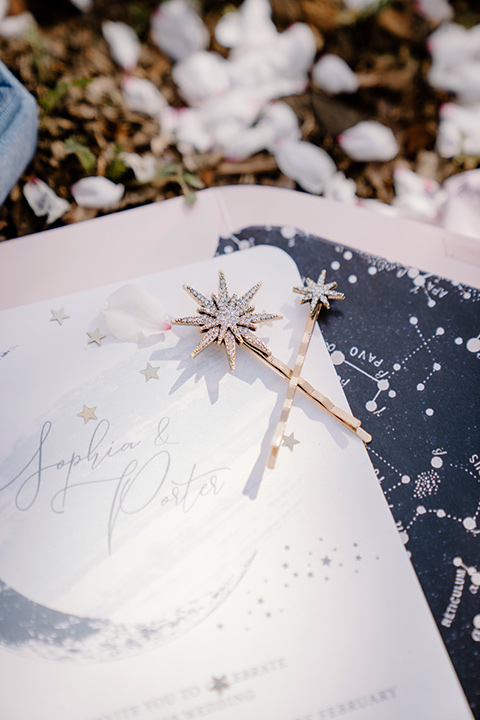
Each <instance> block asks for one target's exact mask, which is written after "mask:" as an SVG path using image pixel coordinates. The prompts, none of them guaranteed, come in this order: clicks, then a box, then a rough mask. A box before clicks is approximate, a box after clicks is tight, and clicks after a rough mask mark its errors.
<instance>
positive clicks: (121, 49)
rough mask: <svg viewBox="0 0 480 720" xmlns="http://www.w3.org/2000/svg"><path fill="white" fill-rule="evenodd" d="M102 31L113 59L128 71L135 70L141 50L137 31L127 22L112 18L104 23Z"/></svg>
mask: <svg viewBox="0 0 480 720" xmlns="http://www.w3.org/2000/svg"><path fill="white" fill-rule="evenodd" d="M102 32H103V37H104V38H105V40H106V41H107V43H108V44H109V46H110V52H111V53H112V57H113V59H114V60H115V61H116V62H117V63H118V64H119V65H120V67H122V68H123V69H124V70H126V71H127V72H131V71H132V70H134V69H135V68H136V67H137V63H138V58H139V57H140V51H141V45H140V41H139V39H138V37H137V34H136V32H135V31H134V30H133V29H132V28H131V27H130V26H129V25H125V23H122V22H112V21H111V20H106V21H105V22H103V23H102Z"/></svg>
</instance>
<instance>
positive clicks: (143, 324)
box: [102, 285, 171, 343]
mask: <svg viewBox="0 0 480 720" xmlns="http://www.w3.org/2000/svg"><path fill="white" fill-rule="evenodd" d="M102 317H103V319H104V320H105V323H106V325H107V328H108V330H109V332H110V333H111V334H112V335H113V336H114V337H116V338H117V339H118V340H124V341H126V342H136V343H144V342H147V341H149V340H152V339H154V338H155V337H159V336H160V335H161V334H162V333H163V332H165V331H166V330H170V329H171V325H170V323H168V322H167V320H166V315H165V310H164V308H163V306H162V304H161V303H160V301H159V300H158V299H157V298H156V297H154V296H153V295H151V294H150V293H148V292H146V291H145V290H143V289H142V288H141V287H139V286H138V285H125V286H124V287H121V288H119V289H118V290H115V292H113V293H112V294H111V295H109V297H108V298H107V307H106V309H105V310H102Z"/></svg>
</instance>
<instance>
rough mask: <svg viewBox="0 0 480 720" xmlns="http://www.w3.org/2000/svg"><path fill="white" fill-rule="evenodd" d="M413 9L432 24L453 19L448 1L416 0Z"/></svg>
mask: <svg viewBox="0 0 480 720" xmlns="http://www.w3.org/2000/svg"><path fill="white" fill-rule="evenodd" d="M415 9H416V11H417V12H418V13H419V14H420V15H423V17H426V18H427V19H428V20H431V21H432V22H434V23H441V22H444V21H446V20H451V19H452V17H453V8H452V6H451V5H450V4H449V2H448V0H416V2H415Z"/></svg>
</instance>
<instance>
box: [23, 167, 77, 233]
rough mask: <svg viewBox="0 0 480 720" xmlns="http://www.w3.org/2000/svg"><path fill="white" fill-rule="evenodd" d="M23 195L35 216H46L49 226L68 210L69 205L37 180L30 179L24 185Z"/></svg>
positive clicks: (45, 184) (41, 181)
mask: <svg viewBox="0 0 480 720" xmlns="http://www.w3.org/2000/svg"><path fill="white" fill-rule="evenodd" d="M23 194H24V195H25V198H26V200H27V202H28V204H29V205H30V207H31V208H32V210H33V212H34V213H35V215H37V217H42V216H43V215H46V216H47V223H48V224H49V225H50V224H51V223H54V222H55V221H56V220H59V219H60V218H61V217H63V215H65V213H66V212H67V210H69V209H70V203H69V202H67V200H65V199H64V198H61V197H58V195H56V193H54V191H53V190H52V188H51V187H50V186H49V185H47V183H45V182H43V180H40V179H39V178H31V179H30V180H29V181H28V182H27V183H26V184H25V185H24V188H23Z"/></svg>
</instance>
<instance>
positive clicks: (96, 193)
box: [70, 177, 125, 210]
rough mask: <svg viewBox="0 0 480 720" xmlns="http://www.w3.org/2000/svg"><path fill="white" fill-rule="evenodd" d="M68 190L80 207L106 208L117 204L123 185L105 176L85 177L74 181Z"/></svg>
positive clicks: (123, 189) (121, 194)
mask: <svg viewBox="0 0 480 720" xmlns="http://www.w3.org/2000/svg"><path fill="white" fill-rule="evenodd" d="M70 191H71V193H72V195H73V197H74V199H75V202H76V203H77V205H79V206H80V207H84V208H96V209H99V210H100V209H105V210H106V209H109V208H113V207H116V206H117V205H118V203H119V202H120V200H121V199H122V197H123V194H124V192H125V187H124V186H123V185H120V184H118V185H116V184H115V183H113V182H112V181H111V180H108V179H107V178H105V177H86V178H82V179H81V180H78V181H77V182H76V183H74V184H73V185H72V187H71V188H70Z"/></svg>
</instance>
